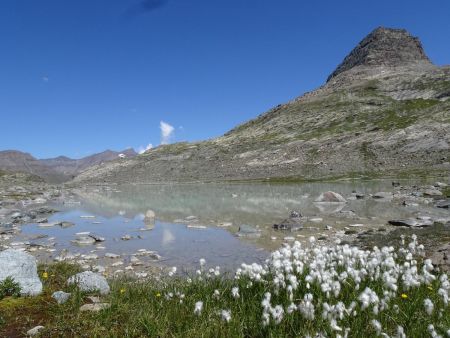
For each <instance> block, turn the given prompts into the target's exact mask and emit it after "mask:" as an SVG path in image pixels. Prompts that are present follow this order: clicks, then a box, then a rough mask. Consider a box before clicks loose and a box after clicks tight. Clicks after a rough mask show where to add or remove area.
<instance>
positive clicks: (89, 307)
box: [80, 303, 111, 312]
mask: <svg viewBox="0 0 450 338" xmlns="http://www.w3.org/2000/svg"><path fill="white" fill-rule="evenodd" d="M109 307H111V305H110V304H109V303H94V304H84V305H82V306H81V307H80V311H81V312H84V311H91V312H99V311H101V310H105V309H108V308H109Z"/></svg>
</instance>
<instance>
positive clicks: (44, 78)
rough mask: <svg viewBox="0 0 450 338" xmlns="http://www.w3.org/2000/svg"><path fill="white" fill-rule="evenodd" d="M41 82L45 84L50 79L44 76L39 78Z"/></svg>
mask: <svg viewBox="0 0 450 338" xmlns="http://www.w3.org/2000/svg"><path fill="white" fill-rule="evenodd" d="M41 80H42V82H44V83H47V82H48V81H49V80H50V79H49V78H48V76H46V75H44V76H43V77H41Z"/></svg>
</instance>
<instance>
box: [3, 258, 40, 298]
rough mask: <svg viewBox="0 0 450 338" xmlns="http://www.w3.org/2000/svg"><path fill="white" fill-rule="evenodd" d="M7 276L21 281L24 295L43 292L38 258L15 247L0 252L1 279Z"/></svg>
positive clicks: (34, 294) (18, 281)
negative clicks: (14, 248) (38, 270)
mask: <svg viewBox="0 0 450 338" xmlns="http://www.w3.org/2000/svg"><path fill="white" fill-rule="evenodd" d="M7 277H12V278H13V279H14V281H16V282H17V283H19V285H20V288H21V291H20V293H21V294H22V295H29V296H36V295H38V294H40V293H41V292H42V282H41V280H40V279H39V276H38V274H37V265H36V258H34V257H33V256H31V255H29V254H27V253H25V252H22V251H17V250H13V249H8V250H5V251H2V252H0V281H3V280H4V279H6V278H7Z"/></svg>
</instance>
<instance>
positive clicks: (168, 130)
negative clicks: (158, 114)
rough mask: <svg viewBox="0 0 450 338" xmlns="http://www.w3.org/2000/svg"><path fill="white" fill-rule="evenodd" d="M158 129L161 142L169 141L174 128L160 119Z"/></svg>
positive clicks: (166, 142)
mask: <svg viewBox="0 0 450 338" xmlns="http://www.w3.org/2000/svg"><path fill="white" fill-rule="evenodd" d="M159 129H161V144H168V143H170V139H171V138H172V137H173V134H174V131H175V128H174V127H173V126H171V125H170V124H168V123H167V122H164V121H161V122H160V123H159Z"/></svg>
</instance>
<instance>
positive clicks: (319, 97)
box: [74, 28, 450, 183]
mask: <svg viewBox="0 0 450 338" xmlns="http://www.w3.org/2000/svg"><path fill="white" fill-rule="evenodd" d="M449 162H450V66H443V67H440V66H436V65H434V64H433V63H432V62H431V61H430V60H429V58H428V57H427V56H426V54H425V52H424V50H423V48H422V45H421V43H420V41H419V40H418V39H417V38H415V37H413V36H411V35H410V34H409V33H408V32H407V31H406V30H402V29H389V28H377V29H375V30H374V31H373V32H371V33H370V34H369V35H368V36H367V37H365V38H364V39H363V40H362V41H361V42H360V43H359V44H358V45H357V46H356V47H355V48H354V49H353V50H352V51H351V52H350V54H349V55H348V56H347V57H346V58H345V59H344V61H343V62H342V63H341V64H340V65H339V66H338V67H337V68H336V70H335V71H334V72H333V73H332V74H331V75H330V76H329V77H328V80H327V82H326V83H325V84H324V85H323V86H322V87H320V88H318V89H317V90H315V91H313V92H310V93H306V94H304V95H303V96H301V97H299V98H296V99H294V100H292V101H290V102H288V103H286V104H282V105H279V106H277V107H275V108H273V109H271V110H270V111H268V112H266V113H264V114H262V115H260V116H259V117H257V118H255V119H253V120H251V121H249V122H247V123H244V124H242V125H240V126H238V127H236V128H234V129H233V130H231V131H229V132H228V133H226V134H225V135H223V136H221V137H218V138H215V139H212V140H208V141H203V142H197V143H175V144H171V145H164V146H160V147H157V148H154V149H151V150H149V151H147V152H146V153H144V154H143V155H140V156H137V157H134V158H131V159H127V160H124V161H113V162H109V163H107V164H104V165H101V166H94V167H91V168H89V169H87V170H86V171H84V172H83V173H81V174H80V175H78V176H77V177H76V178H75V180H74V183H130V182H133V183H144V182H163V181H183V182H185V181H219V180H253V179H268V178H269V179H275V180H276V179H282V180H290V179H317V178H335V177H358V176H377V175H400V174H404V173H414V174H417V173H420V172H427V173H433V172H436V173H443V172H444V173H445V172H447V173H448V172H449V171H450V163H449Z"/></svg>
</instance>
